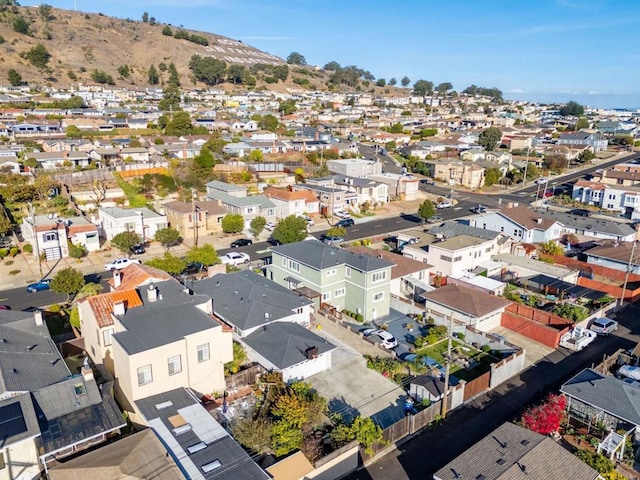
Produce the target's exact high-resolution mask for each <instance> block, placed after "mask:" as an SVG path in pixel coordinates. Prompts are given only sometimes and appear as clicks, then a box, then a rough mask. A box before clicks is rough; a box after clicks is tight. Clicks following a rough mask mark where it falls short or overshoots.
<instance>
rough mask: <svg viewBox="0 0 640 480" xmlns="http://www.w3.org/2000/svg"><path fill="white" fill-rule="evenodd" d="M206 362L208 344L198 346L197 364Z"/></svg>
mask: <svg viewBox="0 0 640 480" xmlns="http://www.w3.org/2000/svg"><path fill="white" fill-rule="evenodd" d="M207 360H209V344H208V343H203V344H202V345H198V363H202V362H206V361H207Z"/></svg>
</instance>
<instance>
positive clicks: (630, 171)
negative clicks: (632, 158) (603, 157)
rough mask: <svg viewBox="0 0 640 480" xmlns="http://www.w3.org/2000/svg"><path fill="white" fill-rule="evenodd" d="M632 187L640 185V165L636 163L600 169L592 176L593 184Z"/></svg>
mask: <svg viewBox="0 0 640 480" xmlns="http://www.w3.org/2000/svg"><path fill="white" fill-rule="evenodd" d="M594 182H595V183H604V184H607V185H618V186H621V185H623V186H625V187H632V186H638V185H640V165H638V164H635V163H619V164H617V165H612V166H610V167H607V168H602V169H598V170H596V171H595V172H593V173H592V174H591V182H589V183H594Z"/></svg>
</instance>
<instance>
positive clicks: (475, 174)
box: [427, 162, 485, 189]
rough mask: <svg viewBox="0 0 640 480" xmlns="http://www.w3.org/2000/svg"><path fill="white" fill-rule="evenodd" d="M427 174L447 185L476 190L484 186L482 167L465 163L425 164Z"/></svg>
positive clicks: (483, 170)
mask: <svg viewBox="0 0 640 480" xmlns="http://www.w3.org/2000/svg"><path fill="white" fill-rule="evenodd" d="M427 165H429V174H430V175H431V176H432V177H433V178H435V179H437V180H440V181H442V182H446V183H448V184H449V185H461V186H463V187H467V188H471V189H477V188H481V187H482V186H483V185H484V172H485V169H484V167H481V166H479V165H476V164H475V163H466V162H446V163H444V162H427Z"/></svg>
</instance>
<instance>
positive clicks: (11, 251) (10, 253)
mask: <svg viewBox="0 0 640 480" xmlns="http://www.w3.org/2000/svg"><path fill="white" fill-rule="evenodd" d="M18 253H20V250H18V247H11V250H10V251H9V255H11V256H12V257H15V256H16V255H18Z"/></svg>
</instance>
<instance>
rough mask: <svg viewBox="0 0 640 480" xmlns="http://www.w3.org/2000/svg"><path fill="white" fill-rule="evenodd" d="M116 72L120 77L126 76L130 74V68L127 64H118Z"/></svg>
mask: <svg viewBox="0 0 640 480" xmlns="http://www.w3.org/2000/svg"><path fill="white" fill-rule="evenodd" d="M118 74H119V75H120V76H121V77H122V78H127V77H128V76H129V75H131V70H130V69H129V66H128V65H120V66H119V67H118Z"/></svg>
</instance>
